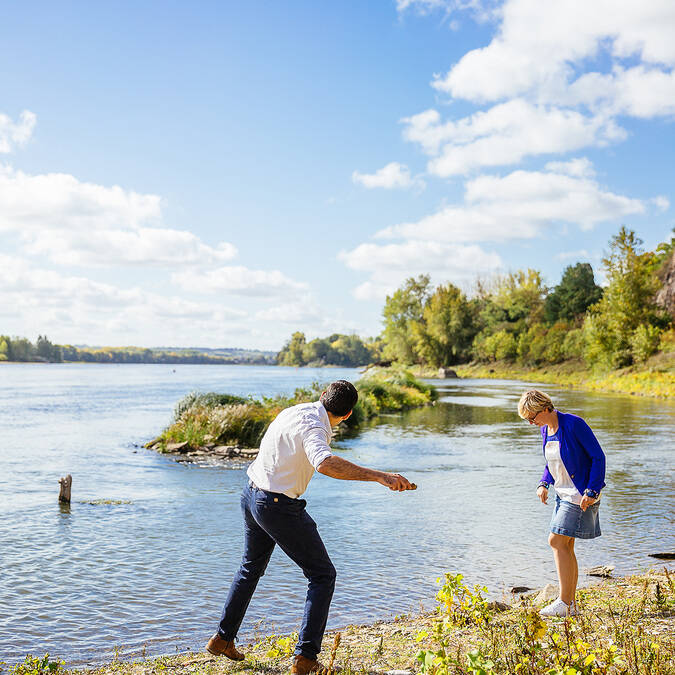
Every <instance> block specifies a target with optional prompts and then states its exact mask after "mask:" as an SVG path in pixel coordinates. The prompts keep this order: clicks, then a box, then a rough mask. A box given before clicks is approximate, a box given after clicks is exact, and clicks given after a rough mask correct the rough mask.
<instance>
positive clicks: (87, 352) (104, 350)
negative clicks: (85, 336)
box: [0, 335, 276, 365]
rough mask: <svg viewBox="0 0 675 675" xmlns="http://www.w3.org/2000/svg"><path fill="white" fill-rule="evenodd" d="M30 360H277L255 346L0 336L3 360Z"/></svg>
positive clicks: (213, 362)
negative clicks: (97, 343)
mask: <svg viewBox="0 0 675 675" xmlns="http://www.w3.org/2000/svg"><path fill="white" fill-rule="evenodd" d="M2 361H15V362H29V363H31V362H32V363H71V362H72V363H166V364H179V363H189V364H211V365H226V364H258V365H272V364H274V363H276V356H275V353H274V352H264V351H260V350H256V349H206V348H189V349H187V348H186V349H183V348H178V347H167V348H162V349H146V348H144V347H74V346H73V345H59V344H54V343H52V342H51V340H49V338H48V337H47V336H46V335H39V336H38V338H37V340H36V341H35V343H33V342H31V341H30V340H28V339H27V338H23V337H10V336H9V335H0V362H2Z"/></svg>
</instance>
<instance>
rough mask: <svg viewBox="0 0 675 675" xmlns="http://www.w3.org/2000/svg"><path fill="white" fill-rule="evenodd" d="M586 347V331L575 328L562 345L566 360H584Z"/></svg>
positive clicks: (569, 332) (568, 333)
mask: <svg viewBox="0 0 675 675" xmlns="http://www.w3.org/2000/svg"><path fill="white" fill-rule="evenodd" d="M584 347H585V342H584V331H583V330H582V329H581V328H573V329H572V330H570V331H568V332H567V334H566V335H565V337H564V339H563V343H562V351H563V355H564V356H565V358H566V359H580V358H582V357H583V355H584Z"/></svg>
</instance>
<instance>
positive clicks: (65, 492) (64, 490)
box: [59, 474, 73, 504]
mask: <svg viewBox="0 0 675 675" xmlns="http://www.w3.org/2000/svg"><path fill="white" fill-rule="evenodd" d="M72 484H73V477H72V476H71V475H70V474H68V475H67V476H66V477H65V478H59V485H60V486H61V488H60V490H59V501H60V502H65V503H66V504H70V488H71V486H72Z"/></svg>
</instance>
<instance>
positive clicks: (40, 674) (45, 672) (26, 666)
mask: <svg viewBox="0 0 675 675" xmlns="http://www.w3.org/2000/svg"><path fill="white" fill-rule="evenodd" d="M64 664H65V662H64V661H59V660H58V659H56V660H52V659H51V658H50V656H49V654H45V655H44V656H42V657H40V656H33V655H32V654H28V656H26V658H25V659H24V660H23V662H22V663H17V664H16V665H15V666H12V667H11V668H10V669H9V673H10V675H50V674H54V675H56V674H57V673H62V672H63V666H64Z"/></svg>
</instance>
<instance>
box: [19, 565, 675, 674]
mask: <svg viewBox="0 0 675 675" xmlns="http://www.w3.org/2000/svg"><path fill="white" fill-rule="evenodd" d="M442 583H443V585H442V587H441V590H440V591H439V594H438V600H439V603H440V604H439V607H438V608H437V609H436V611H435V612H431V613H429V614H427V615H423V616H402V617H396V618H395V619H394V620H391V621H381V622H377V623H374V624H372V625H366V626H348V627H346V628H344V629H342V630H341V631H340V637H339V638H337V639H336V636H337V633H335V632H332V633H328V634H327V635H326V637H325V638H324V644H323V652H322V654H321V658H322V660H323V661H324V663H326V664H328V663H329V662H330V661H331V660H333V663H334V665H335V666H338V667H341V668H342V669H343V672H344V674H345V675H357V674H360V675H364V674H365V673H387V672H389V671H392V670H405V671H410V672H420V673H424V674H425V675H426V674H431V673H433V674H434V675H450V674H451V673H456V674H458V675H462V674H466V675H469V674H471V675H490V674H494V675H497V674H500V675H501V674H502V673H503V674H506V673H508V674H513V673H519V674H521V675H601V674H605V673H617V674H618V673H632V674H634V675H666V674H667V673H673V672H675V587H674V583H673V575H672V574H670V575H669V574H668V573H667V572H666V571H665V568H664V569H663V570H662V571H650V572H648V573H646V574H641V575H636V576H630V577H625V578H621V579H616V580H609V581H607V582H604V583H602V584H600V585H597V586H591V587H589V588H584V589H581V590H580V591H579V593H578V605H579V608H580V610H581V615H580V616H578V617H572V618H569V619H563V618H556V619H546V620H544V619H541V618H540V617H539V615H538V612H537V609H536V607H534V606H533V605H532V604H531V601H528V600H525V601H524V602H519V603H516V602H515V599H514V598H513V597H509V598H505V599H506V600H507V601H508V602H510V603H512V606H511V607H509V608H507V609H506V610H505V611H504V609H503V606H502V607H499V606H497V605H496V603H488V602H487V600H486V599H485V589H482V588H475V587H474V588H469V587H467V586H466V585H465V584H464V583H463V581H462V579H461V575H457V576H453V575H446V577H445V579H444V580H442ZM296 640H297V634H291V635H270V636H268V637H265V638H263V639H259V640H258V641H256V642H255V643H253V644H250V645H245V646H243V647H242V646H240V649H242V651H244V652H245V653H246V660H245V661H243V662H241V663H233V662H232V661H229V660H228V659H226V658H224V657H214V656H210V655H209V654H207V653H205V652H201V653H197V652H194V653H187V654H180V655H176V656H170V657H165V658H158V659H151V660H145V661H139V662H135V663H123V662H119V661H114V662H112V663H109V664H107V665H105V666H103V667H101V668H98V669H95V670H87V671H78V672H80V673H87V675H113V674H127V673H128V674H129V675H149V674H153V675H154V674H155V673H158V674H159V673H167V672H170V673H175V674H177V675H188V674H190V675H192V674H196V673H204V674H208V675H216V674H218V673H251V674H252V673H268V674H270V675H272V674H277V673H279V674H281V673H287V672H288V670H289V664H290V658H291V654H292V651H293V648H294V646H295V641H296ZM51 662H52V663H57V662H56V660H55V659H52V660H51ZM58 669H59V668H57V670H58ZM38 672H40V671H38V670H37V669H35V668H31V666H30V665H26V666H19V667H18V668H16V669H15V670H14V673H15V675H33V673H35V674H37V673H38Z"/></svg>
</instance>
